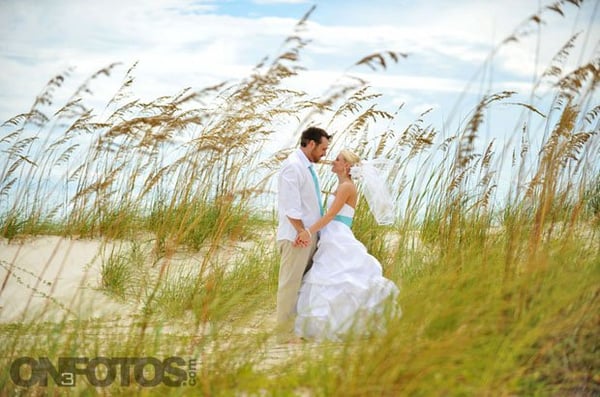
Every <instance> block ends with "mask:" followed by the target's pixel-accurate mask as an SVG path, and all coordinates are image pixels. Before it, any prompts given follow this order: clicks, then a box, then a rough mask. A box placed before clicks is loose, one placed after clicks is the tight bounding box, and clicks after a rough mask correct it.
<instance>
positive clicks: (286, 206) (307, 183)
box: [277, 149, 321, 241]
mask: <svg viewBox="0 0 600 397" xmlns="http://www.w3.org/2000/svg"><path fill="white" fill-rule="evenodd" d="M311 164H312V163H311V162H310V161H309V160H308V158H307V157H306V155H305V154H304V153H303V152H302V150H300V149H297V150H296V151H295V152H293V153H291V154H290V155H289V157H288V158H287V159H286V160H285V161H284V162H283V163H282V165H281V170H280V171H279V178H278V184H277V185H278V190H279V194H278V203H277V206H278V212H279V227H278V228H277V240H278V241H279V240H290V241H294V240H295V239H296V235H297V234H298V233H297V232H296V229H294V227H293V226H292V223H291V222H290V221H289V219H288V217H290V218H293V219H301V220H302V222H303V223H304V227H310V226H311V225H312V224H313V223H315V222H316V221H318V220H319V218H320V217H321V203H319V198H318V196H317V190H316V188H315V183H314V180H313V177H312V174H311V172H310V170H309V168H308V167H310V166H311Z"/></svg>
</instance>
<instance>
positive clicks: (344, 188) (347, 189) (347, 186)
mask: <svg viewBox="0 0 600 397" xmlns="http://www.w3.org/2000/svg"><path fill="white" fill-rule="evenodd" d="M337 193H342V194H344V195H351V194H355V193H356V185H355V184H354V183H353V182H352V181H344V182H342V183H340V184H339V186H338V189H337Z"/></svg>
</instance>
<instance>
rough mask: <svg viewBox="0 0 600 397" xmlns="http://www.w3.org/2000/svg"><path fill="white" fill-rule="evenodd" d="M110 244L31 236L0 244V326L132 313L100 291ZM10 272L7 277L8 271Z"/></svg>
mask: <svg viewBox="0 0 600 397" xmlns="http://www.w3.org/2000/svg"><path fill="white" fill-rule="evenodd" d="M113 246H114V244H112V245H110V246H108V245H107V246H103V245H102V244H101V242H100V241H97V240H75V239H69V238H61V237H54V236H52V237H36V238H28V239H26V240H23V241H19V242H11V243H8V241H7V240H6V239H4V240H2V241H0V283H2V284H1V285H3V287H2V286H0V322H3V323H6V322H14V321H32V320H36V321H49V320H54V321H57V320H58V321H60V320H62V319H63V318H64V316H65V315H66V314H67V313H68V312H67V311H66V310H65V308H69V310H70V311H71V312H72V313H70V317H69V318H75V317H78V318H79V319H81V320H89V319H94V318H105V319H107V320H110V319H115V318H120V317H123V315H127V313H128V312H130V311H131V308H128V307H127V306H126V305H124V304H120V303H118V302H116V301H115V300H113V299H111V298H110V297H108V296H107V295H106V294H104V293H102V292H101V291H100V290H99V286H100V267H101V258H102V256H103V255H105V253H110V249H112V248H113ZM9 269H10V272H9Z"/></svg>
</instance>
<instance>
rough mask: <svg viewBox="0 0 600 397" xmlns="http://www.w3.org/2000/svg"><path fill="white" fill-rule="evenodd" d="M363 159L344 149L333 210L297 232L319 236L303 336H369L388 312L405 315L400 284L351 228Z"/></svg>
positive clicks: (307, 285)
mask: <svg viewBox="0 0 600 397" xmlns="http://www.w3.org/2000/svg"><path fill="white" fill-rule="evenodd" d="M359 164H360V159H359V157H358V156H357V155H356V154H354V153H352V152H350V151H348V150H342V152H341V153H340V154H339V155H338V156H337V158H336V159H335V160H334V161H333V167H332V171H333V172H334V173H336V174H337V176H338V188H337V191H336V192H335V196H334V199H333V201H332V202H331V201H330V205H329V209H328V210H327V212H326V214H325V215H324V216H323V217H322V218H321V219H320V220H319V221H317V222H316V223H315V224H314V225H311V226H310V227H309V228H307V229H305V230H304V231H303V232H302V233H300V234H299V236H298V240H297V241H301V240H306V238H307V236H306V235H308V237H310V238H316V237H317V233H318V236H319V237H318V238H319V240H318V248H317V251H316V253H315V255H314V257H313V264H312V267H311V268H310V270H309V271H308V272H307V273H306V274H305V276H304V279H303V281H302V286H301V287H300V292H299V295H298V303H297V307H296V308H297V317H296V323H295V332H296V334H297V335H298V336H300V337H302V338H306V339H316V340H341V339H343V338H344V337H346V336H348V335H360V336H362V335H365V336H368V335H372V334H374V333H378V332H380V331H383V330H384V329H385V319H386V316H387V315H395V316H399V315H400V314H401V311H400V308H399V307H398V306H397V303H396V300H397V296H398V293H399V289H398V287H397V286H396V285H395V284H394V283H393V282H392V281H391V280H388V279H386V278H384V277H383V275H382V268H381V264H380V263H379V262H378V261H377V259H375V257H373V256H372V255H370V254H369V253H368V252H367V249H366V248H365V246H364V245H363V244H362V243H361V242H360V241H358V240H357V239H356V237H354V234H353V233H352V229H351V225H352V219H353V216H354V208H355V207H356V203H357V199H358V192H357V188H356V185H355V184H354V182H353V181H352V178H351V168H352V167H353V166H359ZM370 204H371V203H370ZM371 210H373V208H372V206H371ZM302 234H305V235H304V236H302Z"/></svg>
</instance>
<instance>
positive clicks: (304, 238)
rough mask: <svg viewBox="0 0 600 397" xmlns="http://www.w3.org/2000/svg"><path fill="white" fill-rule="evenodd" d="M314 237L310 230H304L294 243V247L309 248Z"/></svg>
mask: <svg viewBox="0 0 600 397" xmlns="http://www.w3.org/2000/svg"><path fill="white" fill-rule="evenodd" d="M311 239H312V236H311V235H310V232H309V231H308V229H304V230H303V231H301V232H300V233H298V235H297V236H296V241H294V246H296V247H308V246H309V245H310V241H311Z"/></svg>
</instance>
